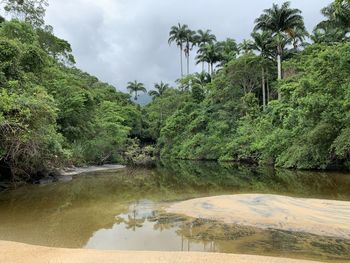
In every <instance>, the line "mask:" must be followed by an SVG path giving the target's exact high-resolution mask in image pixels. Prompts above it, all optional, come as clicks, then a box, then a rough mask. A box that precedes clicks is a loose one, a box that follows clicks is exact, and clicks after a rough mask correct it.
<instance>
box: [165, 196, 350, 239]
mask: <svg viewBox="0 0 350 263" xmlns="http://www.w3.org/2000/svg"><path fill="white" fill-rule="evenodd" d="M167 212H170V213H176V214H182V215H186V216H190V217H194V218H203V219H210V220H217V221H221V222H224V223H228V224H238V225H245V226H253V227H258V228H262V229H280V230H287V231H295V232H306V233H311V234H315V235H321V236H332V237H340V238H347V239H350V202H343V201H331V200H319V199H303V198H292V197H286V196H278V195H258V194H256V195H254V194H242V195H229V196H214V197H208V198H199V199H193V200H188V201H185V202H180V203H176V204H174V205H172V206H171V207H170V208H168V209H167Z"/></svg>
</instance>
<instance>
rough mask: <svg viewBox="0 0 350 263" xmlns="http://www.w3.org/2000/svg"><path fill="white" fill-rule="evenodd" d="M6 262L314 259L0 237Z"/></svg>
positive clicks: (277, 262) (285, 262)
mask: <svg viewBox="0 0 350 263" xmlns="http://www.w3.org/2000/svg"><path fill="white" fill-rule="evenodd" d="M0 262H6V263H23V262H25V263H97V262H103V263H129V262H130V263H233V262H234V263H253V262H259V263H310V262H316V261H305V260H292V259H285V258H272V257H258V256H247V255H230V254H216V253H195V252H188V253H187V252H184V253H181V252H138V251H130V252H122V251H120V252H118V251H97V250H84V249H59V248H47V247H40V246H31V245H25V244H20V243H14V242H5V241H0Z"/></svg>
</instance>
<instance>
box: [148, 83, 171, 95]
mask: <svg viewBox="0 0 350 263" xmlns="http://www.w3.org/2000/svg"><path fill="white" fill-rule="evenodd" d="M169 87H170V86H169V84H167V83H163V81H161V82H160V83H156V84H154V88H155V89H154V90H151V91H150V92H148V94H149V95H150V96H152V97H153V98H156V97H160V96H162V95H163V94H164V92H165V91H166V90H167V89H169Z"/></svg>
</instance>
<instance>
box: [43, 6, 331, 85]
mask: <svg viewBox="0 0 350 263" xmlns="http://www.w3.org/2000/svg"><path fill="white" fill-rule="evenodd" d="M273 2H276V3H282V2H283V1H281V0H278V1H271V0H245V1H237V0H216V1H209V0H165V1H164V0H163V1H162V0H99V1H96V0H59V1H53V0H51V1H50V7H49V9H48V11H47V16H46V21H47V23H48V24H50V25H52V26H54V29H55V33H56V35H58V36H59V37H61V38H64V39H66V40H68V41H69V42H70V43H71V44H72V47H73V52H74V55H75V57H76V60H77V66H78V67H80V68H81V69H83V70H85V71H87V72H89V73H91V74H93V75H96V76H97V77H99V78H100V79H101V80H102V81H106V82H109V83H111V84H113V85H115V86H116V87H117V88H118V89H120V90H123V91H125V86H126V83H127V82H128V81H130V80H138V81H141V82H143V83H145V84H146V86H147V87H148V88H149V89H151V88H152V86H153V84H154V83H155V82H159V81H161V80H162V81H166V82H170V83H173V82H174V80H175V79H177V78H178V77H179V73H180V67H179V51H178V50H177V48H176V47H175V46H171V47H169V45H168V43H167V40H168V32H169V29H170V27H171V26H172V25H174V24H177V23H178V22H181V23H185V24H188V25H189V26H190V27H191V28H192V29H193V30H195V29H211V30H212V31H213V33H215V34H216V35H217V37H218V39H225V38H227V37H231V38H235V39H236V40H237V41H241V40H242V39H244V38H249V35H250V33H251V31H252V28H253V25H254V19H255V18H256V17H258V16H259V15H260V14H261V12H262V10H263V9H265V8H269V7H270V6H271V5H272V3H273ZM330 2H331V0H309V1H305V0H294V1H292V6H293V7H297V8H299V9H301V10H302V11H303V14H304V17H305V23H306V25H307V28H308V29H309V30H310V31H311V30H312V28H313V27H314V26H315V25H316V24H317V23H318V22H319V21H320V20H321V19H322V15H321V14H320V9H321V8H322V7H324V6H326V5H328V4H329V3H330ZM191 69H192V71H193V70H195V66H194V63H191Z"/></svg>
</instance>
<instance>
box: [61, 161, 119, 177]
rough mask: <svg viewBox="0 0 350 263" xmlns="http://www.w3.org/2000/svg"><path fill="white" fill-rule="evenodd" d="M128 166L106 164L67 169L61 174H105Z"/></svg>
mask: <svg viewBox="0 0 350 263" xmlns="http://www.w3.org/2000/svg"><path fill="white" fill-rule="evenodd" d="M125 167H126V166H124V165H119V164H105V165H101V166H86V167H72V168H65V169H63V170H61V171H60V172H59V174H60V175H61V176H75V175H79V174H83V173H92V172H103V171H113V170H119V169H124V168H125Z"/></svg>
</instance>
